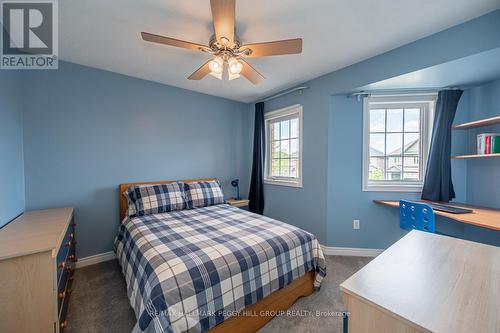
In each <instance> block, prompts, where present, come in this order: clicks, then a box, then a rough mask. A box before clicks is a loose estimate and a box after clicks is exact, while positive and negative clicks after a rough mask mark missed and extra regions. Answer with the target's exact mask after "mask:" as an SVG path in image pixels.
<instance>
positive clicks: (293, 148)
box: [290, 139, 299, 157]
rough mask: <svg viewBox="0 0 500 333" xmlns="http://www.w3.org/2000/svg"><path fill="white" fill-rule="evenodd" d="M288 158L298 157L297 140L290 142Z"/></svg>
mask: <svg viewBox="0 0 500 333" xmlns="http://www.w3.org/2000/svg"><path fill="white" fill-rule="evenodd" d="M290 157H299V139H291V140H290Z"/></svg>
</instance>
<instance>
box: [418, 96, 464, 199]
mask: <svg viewBox="0 0 500 333" xmlns="http://www.w3.org/2000/svg"><path fill="white" fill-rule="evenodd" d="M462 93H463V91H462V90H442V91H440V92H439V94H438V99H437V102H436V110H435V114H434V125H433V127H432V138H431V146H430V150H429V159H428V161H427V169H426V172H425V180H424V188H423V190H422V199H424V200H431V201H444V202H448V201H450V200H451V199H453V198H455V190H454V189H453V183H452V182H451V158H450V154H451V126H452V124H453V119H454V118H455V113H456V111H457V105H458V101H459V100H460V97H461V96H462Z"/></svg>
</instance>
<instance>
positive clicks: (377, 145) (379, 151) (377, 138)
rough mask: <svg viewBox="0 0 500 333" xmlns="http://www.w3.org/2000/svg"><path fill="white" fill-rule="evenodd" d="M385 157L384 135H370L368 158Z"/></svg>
mask: <svg viewBox="0 0 500 333" xmlns="http://www.w3.org/2000/svg"><path fill="white" fill-rule="evenodd" d="M384 155H385V134H383V133H382V134H370V156H384Z"/></svg>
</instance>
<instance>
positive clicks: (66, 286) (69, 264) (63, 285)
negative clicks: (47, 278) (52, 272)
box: [57, 222, 76, 320]
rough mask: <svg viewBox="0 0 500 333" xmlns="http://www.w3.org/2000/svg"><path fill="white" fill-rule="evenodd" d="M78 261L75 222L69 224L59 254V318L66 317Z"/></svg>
mask: <svg viewBox="0 0 500 333" xmlns="http://www.w3.org/2000/svg"><path fill="white" fill-rule="evenodd" d="M75 262H76V237H75V224H74V223H73V222H72V223H70V224H69V226H68V229H67V230H66V232H65V235H64V238H63V241H62V243H61V246H60V247H59V252H58V254H57V305H58V306H57V309H58V313H59V319H60V320H61V319H64V316H65V311H63V309H64V307H65V306H67V303H68V298H69V294H70V293H71V278H72V275H73V272H74V270H75Z"/></svg>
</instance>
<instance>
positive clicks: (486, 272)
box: [340, 230, 500, 333]
mask: <svg viewBox="0 0 500 333" xmlns="http://www.w3.org/2000/svg"><path fill="white" fill-rule="evenodd" d="M340 288H341V290H342V292H343V293H344V299H347V300H348V303H347V310H348V311H350V312H351V311H352V312H351V315H350V316H349V332H370V331H371V332H381V331H386V332H389V331H390V332H429V331H430V332H443V333H444V332H449V333H459V332H500V248H499V247H496V246H491V245H485V244H480V243H475V242H471V241H466V240H462V239H457V238H452V237H447V236H442V235H438V234H431V233H427V232H421V231H416V230H413V231H411V232H409V233H408V234H407V235H406V236H404V237H403V238H401V239H400V240H399V241H398V242H396V243H395V244H394V245H392V246H391V247H390V248H388V249H387V250H385V251H384V252H383V253H382V254H380V255H379V256H378V257H376V258H375V259H374V260H372V261H371V262H370V263H368V265H366V266H365V267H363V268H362V269H361V270H360V271H358V272H357V273H355V274H354V275H352V276H351V277H350V278H349V279H347V280H346V281H344V282H343V283H342V284H341V285H340ZM361 310H362V311H361ZM369 313H372V314H373V313H376V315H374V316H372V317H370V316H369ZM384 318H385V319H384ZM391 320H392V321H393V322H394V323H396V324H395V326H394V327H398V326H400V325H401V324H403V325H404V326H405V327H407V328H408V329H406V330H399V329H395V328H394V327H392V328H391V329H389V330H383V329H382V330H381V327H386V326H384V325H388V322H390V321H391ZM377 323H378V324H379V325H380V326H376V325H377ZM375 326H376V327H375Z"/></svg>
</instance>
